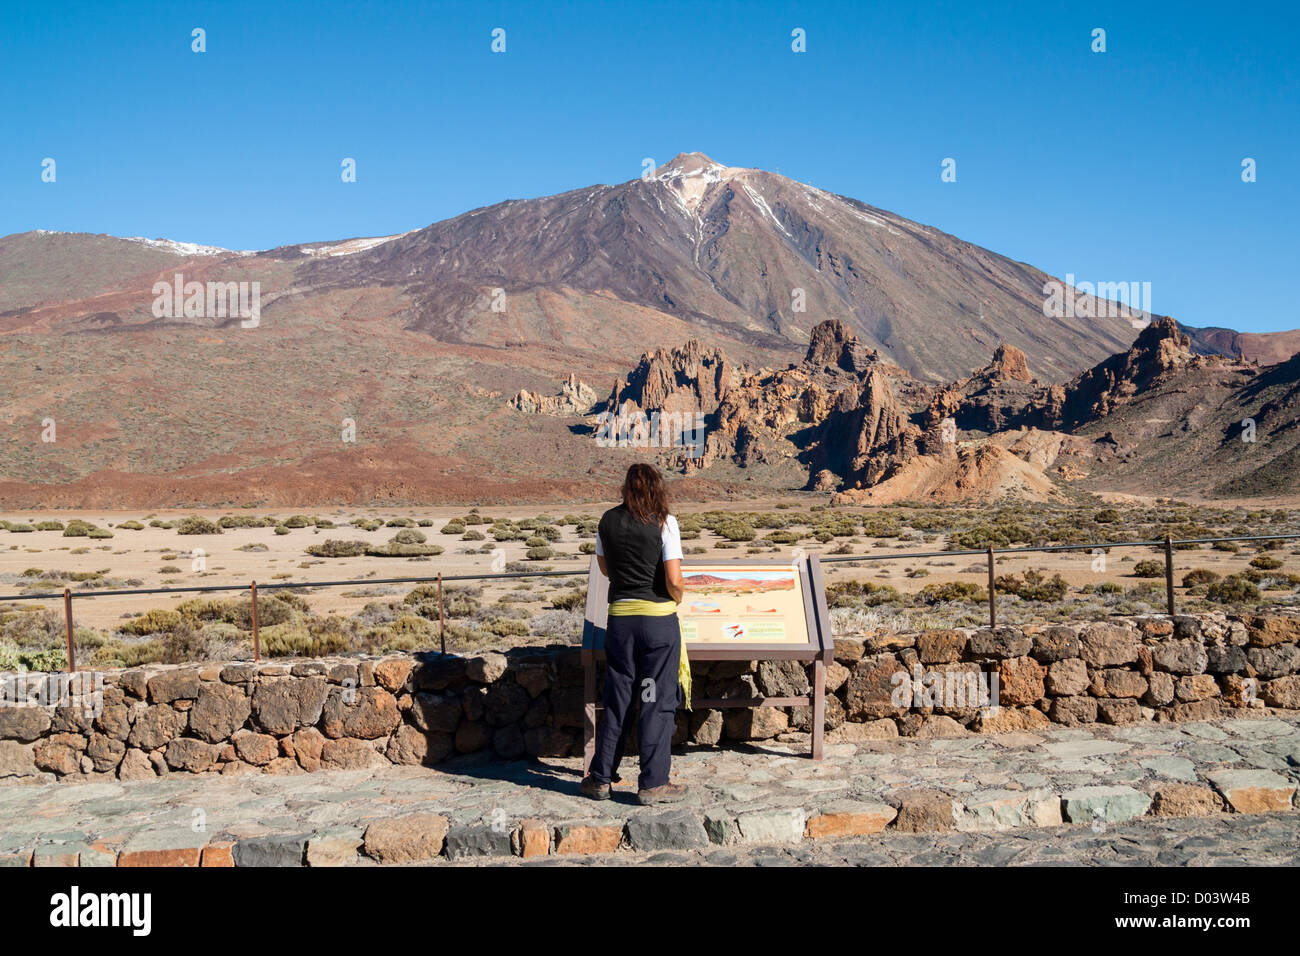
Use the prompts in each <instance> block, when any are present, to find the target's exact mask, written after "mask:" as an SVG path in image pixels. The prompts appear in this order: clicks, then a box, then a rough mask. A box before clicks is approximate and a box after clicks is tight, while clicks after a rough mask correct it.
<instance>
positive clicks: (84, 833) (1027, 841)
mask: <svg viewBox="0 0 1300 956" xmlns="http://www.w3.org/2000/svg"><path fill="white" fill-rule="evenodd" d="M635 765H636V761H635V760H634V759H633V760H629V761H627V763H626V764H625V768H624V773H625V775H626V776H628V777H629V778H630V779H634V778H635V769H636V767H635ZM673 768H674V779H675V780H676V781H678V782H681V783H685V784H687V785H688V786H689V787H691V789H692V793H691V796H690V798H689V799H688V800H687V801H686V802H685V803H684V804H681V805H678V806H677V807H673V808H644V807H640V806H637V805H636V804H635V801H634V799H633V797H634V789H633V787H632V786H631V785H629V784H626V783H625V784H623V785H621V786H619V787H618V788H616V795H615V799H614V800H612V801H608V802H599V803H598V802H594V801H591V800H587V799H584V798H582V797H580V796H579V795H578V794H577V784H578V780H579V773H580V763H579V761H578V760H576V759H547V760H542V761H536V762H523V761H515V762H500V761H496V762H493V761H488V760H484V759H471V758H464V759H463V760H462V761H461V762H460V763H456V764H453V765H449V766H443V767H440V768H438V769H427V768H419V767H397V766H394V767H388V768H383V769H378V770H358V771H330V772H320V773H313V774H301V775H296V776H273V775H243V776H238V777H223V776H219V775H202V776H198V775H191V774H172V775H170V776H168V777H166V778H163V779H160V780H155V781H141V782H131V783H121V782H112V783H86V784H70V783H59V784H40V785H29V786H20V785H13V786H3V787H0V864H5V865H11V866H13V865H18V866H22V865H72V866H75V865H82V866H96V865H98V866H112V865H115V864H116V865H123V866H125V865H141V864H188V865H194V864H196V863H198V862H200V861H202V862H203V864H204V865H231V863H235V864H237V865H250V864H251V865H260V864H267V865H301V864H302V863H303V862H304V861H305V862H307V863H309V864H312V865H327V864H339V863H344V864H351V863H357V864H363V865H374V864H375V862H376V861H378V862H384V863H397V864H401V863H415V862H435V861H440V862H443V863H450V862H466V863H471V864H475V863H488V862H502V863H506V862H513V863H522V864H524V865H534V864H554V863H566V862H628V863H650V864H655V863H683V862H687V863H690V862H693V863H705V864H715V865H737V864H747V863H753V864H791V863H831V864H856V865H890V864H905V863H919V864H933V863H939V864H952V863H958V864H973V865H980V864H983V865H1009V864H1034V863H1075V862H1078V863H1097V864H1114V863H1118V864H1126V863H1157V864H1168V865H1189V864H1190V865H1201V864H1214V863H1241V862H1252V863H1265V864H1291V865H1294V864H1296V863H1297V862H1300V813H1297V804H1296V785H1297V782H1298V781H1300V719H1297V718H1294V717H1288V718H1283V717H1277V716H1269V717H1266V718H1263V719H1250V720H1247V719H1228V720H1223V721H1217V722H1213V723H1163V724H1155V723H1152V724H1146V723H1144V724H1134V725H1129V726H1124V727H1112V726H1106V725H1093V726H1090V727H1088V728H1069V729H1067V728H1054V729H1051V730H1046V731H1043V732H1041V733H1034V734H1030V733H1014V734H1004V735H1001V736H995V737H990V736H978V735H970V736H963V737H956V738H950V739H929V740H922V739H916V738H895V739H892V740H881V741H868V742H862V743H857V744H847V743H846V744H835V745H829V746H828V747H827V757H826V759H825V760H824V761H822V762H820V763H815V762H813V761H812V760H810V759H809V758H808V757H807V756H806V751H804V750H801V748H800V747H799V746H798V745H776V744H762V745H754V746H732V747H726V748H703V749H695V750H688V751H686V752H684V753H681V754H679V755H677V756H675V757H674V760H673ZM521 856H523V857H527V859H521Z"/></svg>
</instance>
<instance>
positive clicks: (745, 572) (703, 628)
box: [677, 564, 808, 644]
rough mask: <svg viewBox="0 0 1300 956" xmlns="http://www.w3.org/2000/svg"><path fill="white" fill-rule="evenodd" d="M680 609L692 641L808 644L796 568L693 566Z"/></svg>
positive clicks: (684, 576) (685, 575)
mask: <svg viewBox="0 0 1300 956" xmlns="http://www.w3.org/2000/svg"><path fill="white" fill-rule="evenodd" d="M682 579H683V583H684V584H685V586H686V595H685V597H684V599H683V600H682V603H681V605H680V606H679V607H678V608H677V618H678V620H679V621H680V622H681V628H682V636H683V637H684V638H686V640H687V641H688V642H690V643H696V644H699V643H706V644H728V643H740V642H744V643H756V644H806V643H808V624H807V617H806V614H805V611H804V595H803V584H802V582H801V580H800V575H799V571H798V569H797V568H796V567H794V566H793V565H779V566H776V567H773V566H772V565H755V566H752V567H750V566H745V565H734V564H725V565H692V566H691V567H689V568H683V569H682Z"/></svg>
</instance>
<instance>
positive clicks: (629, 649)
mask: <svg viewBox="0 0 1300 956" xmlns="http://www.w3.org/2000/svg"><path fill="white" fill-rule="evenodd" d="M681 655H682V633H681V630H680V628H679V626H678V623H677V615H676V614H667V615H664V616H662V617H655V616H652V615H645V614H634V615H626V616H619V615H610V617H609V623H608V624H607V625H606V627H605V693H604V704H605V712H604V714H603V716H602V717H601V721H600V729H599V730H598V731H597V733H596V753H595V755H594V756H593V757H592V760H591V771H590V773H591V777H592V778H593V779H594V780H597V781H599V782H600V783H609V781H610V778H611V777H612V776H613V774H614V771H615V769H616V768H617V766H618V758H619V756H620V753H621V750H622V746H623V742H624V741H625V740H626V739H627V738H626V734H625V733H624V731H625V729H626V722H627V721H628V720H629V719H630V715H631V712H632V705H633V704H634V703H635V702H636V701H638V700H639V701H640V702H641V717H640V720H639V721H638V722H637V737H638V743H639V744H640V750H641V775H640V778H639V780H638V785H639V786H640V789H642V790H650V789H653V788H654V787H662V786H663V785H664V784H666V783H667V782H668V764H669V762H670V761H671V759H672V743H673V730H674V729H675V728H676V718H677V706H678V703H679V701H680V698H681V690H680V688H679V687H678V685H677V666H678V662H679V661H680V660H681Z"/></svg>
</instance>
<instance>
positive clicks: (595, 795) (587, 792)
mask: <svg viewBox="0 0 1300 956" xmlns="http://www.w3.org/2000/svg"><path fill="white" fill-rule="evenodd" d="M578 789H579V790H580V791H581V792H582V795H583V796H584V797H591V799H593V800H608V799H609V784H607V783H601V782H600V781H599V780H596V779H594V778H592V777H583V778H582V785H581V786H580V787H579V788H578Z"/></svg>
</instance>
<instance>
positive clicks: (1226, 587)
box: [1205, 574, 1260, 604]
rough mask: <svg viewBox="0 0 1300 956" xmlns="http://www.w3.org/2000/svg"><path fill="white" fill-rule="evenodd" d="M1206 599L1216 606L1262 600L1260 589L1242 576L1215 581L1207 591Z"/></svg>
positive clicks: (1234, 575)
mask: <svg viewBox="0 0 1300 956" xmlns="http://www.w3.org/2000/svg"><path fill="white" fill-rule="evenodd" d="M1205 599H1206V600H1207V601H1214V602H1215V603H1216V604H1246V603H1250V602H1253V601H1258V600H1259V599H1260V593H1259V588H1257V587H1256V586H1255V585H1254V584H1252V583H1251V582H1250V581H1248V580H1247V579H1246V578H1245V577H1242V576H1241V575H1237V574H1233V575H1229V576H1228V577H1226V578H1224V579H1223V580H1222V581H1215V582H1214V583H1213V584H1211V585H1210V586H1209V587H1208V588H1206V590H1205Z"/></svg>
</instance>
